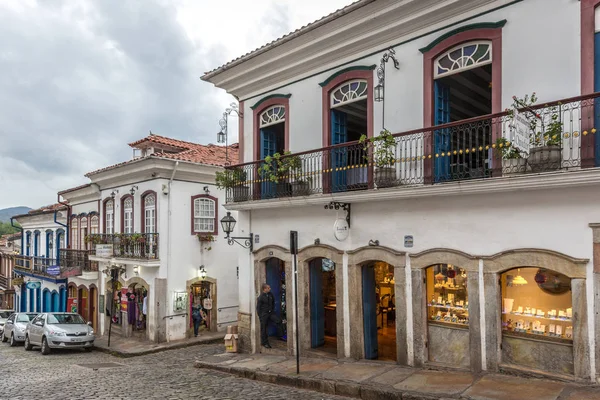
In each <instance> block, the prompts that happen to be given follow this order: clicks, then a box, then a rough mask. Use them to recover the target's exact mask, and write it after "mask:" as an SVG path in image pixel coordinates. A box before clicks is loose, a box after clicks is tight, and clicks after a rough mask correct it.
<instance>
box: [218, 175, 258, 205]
mask: <svg viewBox="0 0 600 400" xmlns="http://www.w3.org/2000/svg"><path fill="white" fill-rule="evenodd" d="M246 178H247V174H246V171H244V170H243V169H242V168H240V167H236V168H232V169H226V170H224V171H217V174H216V178H215V183H216V185H217V188H218V189H226V190H228V189H231V191H232V193H233V201H234V202H240V201H248V200H249V197H250V187H249V186H246Z"/></svg>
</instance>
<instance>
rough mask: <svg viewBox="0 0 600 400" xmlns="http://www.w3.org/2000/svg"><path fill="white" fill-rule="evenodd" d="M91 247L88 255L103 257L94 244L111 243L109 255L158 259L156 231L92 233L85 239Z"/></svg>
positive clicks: (125, 257)
mask: <svg viewBox="0 0 600 400" xmlns="http://www.w3.org/2000/svg"><path fill="white" fill-rule="evenodd" d="M85 241H86V243H87V244H88V246H90V247H91V248H92V250H90V251H89V256H93V257H103V256H102V255H100V254H96V245H99V244H102V245H107V244H108V245H112V250H111V252H110V256H109V257H114V258H124V259H139V260H159V254H158V248H159V246H158V244H159V236H158V233H129V234H128V233H114V234H92V235H88V236H87V237H86V239H85Z"/></svg>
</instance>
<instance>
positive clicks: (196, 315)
mask: <svg viewBox="0 0 600 400" xmlns="http://www.w3.org/2000/svg"><path fill="white" fill-rule="evenodd" d="M192 320H193V321H194V337H198V329H199V328H200V323H201V322H202V314H201V313H200V306H194V308H193V310H192Z"/></svg>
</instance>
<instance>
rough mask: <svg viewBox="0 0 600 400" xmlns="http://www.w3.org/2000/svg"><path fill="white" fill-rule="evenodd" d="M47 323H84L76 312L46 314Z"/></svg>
mask: <svg viewBox="0 0 600 400" xmlns="http://www.w3.org/2000/svg"><path fill="white" fill-rule="evenodd" d="M48 323H49V324H85V321H84V320H83V318H81V316H80V315H78V314H48Z"/></svg>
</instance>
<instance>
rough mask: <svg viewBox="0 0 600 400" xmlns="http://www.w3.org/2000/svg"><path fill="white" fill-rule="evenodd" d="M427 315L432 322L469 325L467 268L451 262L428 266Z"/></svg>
mask: <svg viewBox="0 0 600 400" xmlns="http://www.w3.org/2000/svg"><path fill="white" fill-rule="evenodd" d="M427 315H428V319H429V321H430V323H435V324H440V325H450V326H468V325H469V297H468V291H467V271H466V270H464V269H463V268H460V267H457V266H455V265H450V264H437V265H433V266H431V267H429V268H427Z"/></svg>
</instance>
